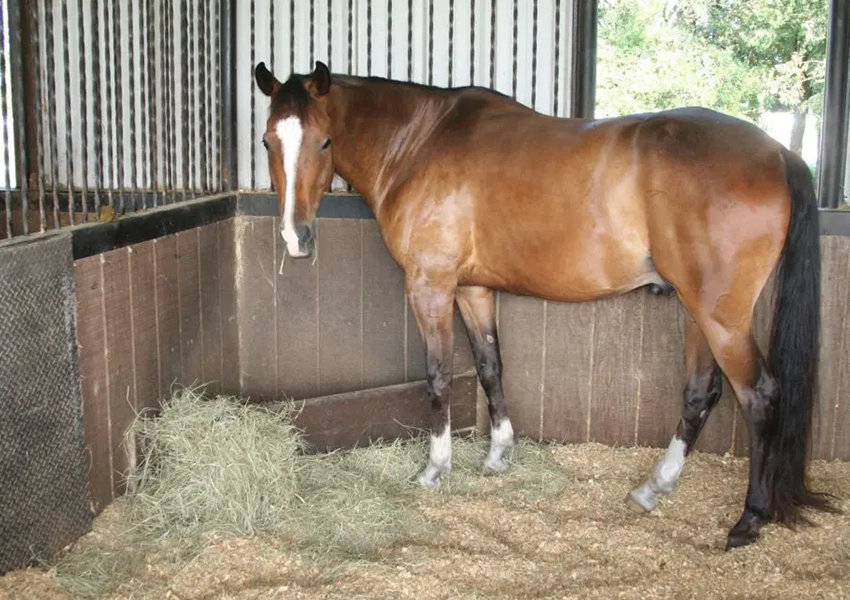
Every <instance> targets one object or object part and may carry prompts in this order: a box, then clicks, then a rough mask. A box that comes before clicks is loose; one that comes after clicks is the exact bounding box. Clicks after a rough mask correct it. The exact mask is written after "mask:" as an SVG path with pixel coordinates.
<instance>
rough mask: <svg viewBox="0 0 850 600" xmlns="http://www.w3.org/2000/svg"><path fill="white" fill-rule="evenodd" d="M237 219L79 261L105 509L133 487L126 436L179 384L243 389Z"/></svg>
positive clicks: (88, 399)
mask: <svg viewBox="0 0 850 600" xmlns="http://www.w3.org/2000/svg"><path fill="white" fill-rule="evenodd" d="M233 241H234V237H233V221H232V220H228V221H224V222H219V223H215V224H212V225H207V226H204V227H201V228H198V229H192V230H189V231H185V232H181V233H177V234H175V235H170V236H165V237H162V238H158V239H155V240H152V241H149V242H145V243H142V244H137V245H135V246H130V247H127V248H120V249H118V250H113V251H111V252H107V253H105V254H100V255H97V256H92V257H89V258H84V259H81V260H78V261H76V262H75V263H74V280H75V288H76V289H75V294H76V305H77V316H76V318H77V342H78V348H79V355H80V371H81V380H82V393H83V422H84V429H85V435H86V444H87V446H88V447H89V450H90V452H91V461H92V464H91V471H90V485H91V493H92V499H93V502H94V506H95V510H96V512H99V511H100V510H101V509H102V508H103V507H104V506H106V505H107V504H108V503H109V502H110V501H111V500H112V499H113V498H114V497H116V496H118V495H120V494H121V493H122V491H123V486H124V483H123V476H124V474H125V473H126V469H127V467H128V461H130V460H132V453H130V454H128V453H127V452H126V451H125V449H124V447H123V436H124V432H125V431H126V428H127V427H128V425H129V424H130V423H131V422H132V419H133V416H134V415H135V414H136V413H137V412H138V411H140V410H143V409H145V408H150V407H156V406H157V405H158V404H159V402H160V400H161V398H163V397H164V396H165V395H166V394H168V391H169V389H170V387H171V386H172V384H174V383H181V384H192V383H196V382H197V383H206V384H208V389H209V390H210V391H213V392H219V391H221V392H224V393H238V392H239V388H238V382H239V364H238V358H239V352H238V349H237V347H236V341H237V333H236V332H237V325H238V323H237V320H236V294H235V289H234V278H233V270H234V262H235V246H234V243H233Z"/></svg>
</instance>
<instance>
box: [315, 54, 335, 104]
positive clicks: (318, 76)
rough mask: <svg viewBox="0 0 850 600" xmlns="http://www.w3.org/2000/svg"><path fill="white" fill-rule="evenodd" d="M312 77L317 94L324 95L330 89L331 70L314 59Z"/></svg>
mask: <svg viewBox="0 0 850 600" xmlns="http://www.w3.org/2000/svg"><path fill="white" fill-rule="evenodd" d="M312 79H313V85H314V86H315V90H316V95H317V96H324V95H325V94H327V93H328V92H329V91H330V89H331V72H330V70H329V69H328V66H327V65H326V64H325V63H323V62H322V61H320V60H317V61H316V68H315V70H313V75H312Z"/></svg>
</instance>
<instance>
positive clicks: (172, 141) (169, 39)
mask: <svg viewBox="0 0 850 600" xmlns="http://www.w3.org/2000/svg"><path fill="white" fill-rule="evenodd" d="M168 8H169V9H170V10H169V11H168V21H167V23H166V27H165V31H166V37H165V41H166V43H167V44H168V53H167V54H166V60H167V61H168V62H167V67H166V73H167V74H168V75H170V81H169V82H168V86H167V87H166V91H167V95H168V145H167V146H166V148H167V149H168V189H169V193H170V194H171V202H174V201H175V200H176V197H177V110H176V108H175V104H176V95H175V90H176V89H177V69H176V68H175V65H174V62H175V61H174V52H175V49H174V37H175V33H174V18H175V16H176V15H175V12H174V11H175V3H174V2H169V3H168Z"/></svg>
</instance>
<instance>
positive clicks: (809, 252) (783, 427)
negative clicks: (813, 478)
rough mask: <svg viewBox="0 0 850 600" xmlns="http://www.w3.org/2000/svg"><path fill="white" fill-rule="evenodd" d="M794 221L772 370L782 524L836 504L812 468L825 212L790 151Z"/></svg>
mask: <svg viewBox="0 0 850 600" xmlns="http://www.w3.org/2000/svg"><path fill="white" fill-rule="evenodd" d="M782 156H783V158H784V160H785V174H786V178H787V181H788V187H789V190H790V192H791V219H790V223H789V225H788V233H787V237H786V238H785V246H784V248H783V250H782V256H781V258H780V264H779V271H778V273H777V279H776V284H777V287H776V298H775V306H774V316H773V325H772V331H771V337H770V353H769V359H768V368H769V369H770V372H771V374H773V376H774V377H776V378H777V380H778V382H779V399H778V402H777V404H776V405H775V406H774V410H773V417H772V419H771V423H770V424H769V426H768V431H767V448H766V450H767V452H766V456H767V464H766V467H767V469H768V473H767V475H768V479H767V481H768V482H769V484H770V486H771V499H772V506H773V514H774V518H775V519H776V520H777V521H779V522H780V523H785V524H787V525H793V524H794V523H796V522H799V521H805V520H806V519H805V517H804V516H803V515H802V512H801V509H802V508H803V507H807V506H808V507H812V508H816V509H819V510H830V509H831V504H830V502H829V497H828V496H826V495H824V494H819V493H815V492H812V491H811V490H810V489H809V486H808V481H807V476H806V467H807V458H808V457H807V455H808V449H809V436H810V431H811V422H812V410H813V407H814V402H815V389H816V381H817V368H818V350H819V343H820V341H819V337H820V274H821V265H820V239H819V227H818V208H817V201H816V198H815V190H814V184H813V182H812V175H811V172H810V171H809V167H808V165H806V163H805V162H804V161H803V159H802V158H800V157H799V156H798V155H797V154H795V153H793V152H790V151H788V150H787V149H783V151H782Z"/></svg>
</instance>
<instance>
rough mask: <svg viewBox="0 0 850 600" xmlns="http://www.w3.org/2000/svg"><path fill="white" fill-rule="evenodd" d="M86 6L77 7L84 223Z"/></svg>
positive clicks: (86, 171) (85, 218)
mask: <svg viewBox="0 0 850 600" xmlns="http://www.w3.org/2000/svg"><path fill="white" fill-rule="evenodd" d="M85 7H86V4H85V3H83V2H80V4H79V6H78V7H77V11H78V12H77V27H79V29H80V43H79V50H80V57H79V70H80V73H79V75H78V82H79V85H80V88H79V89H80V167H81V173H80V175H81V177H82V180H81V183H82V185H81V186H80V198H81V202H80V204H81V205H82V206H81V208H82V210H83V222H84V223H85V222H86V221H88V220H89V202H88V188H89V181H88V180H89V124H88V115H89V105H88V90H87V89H86V19H85Z"/></svg>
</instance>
